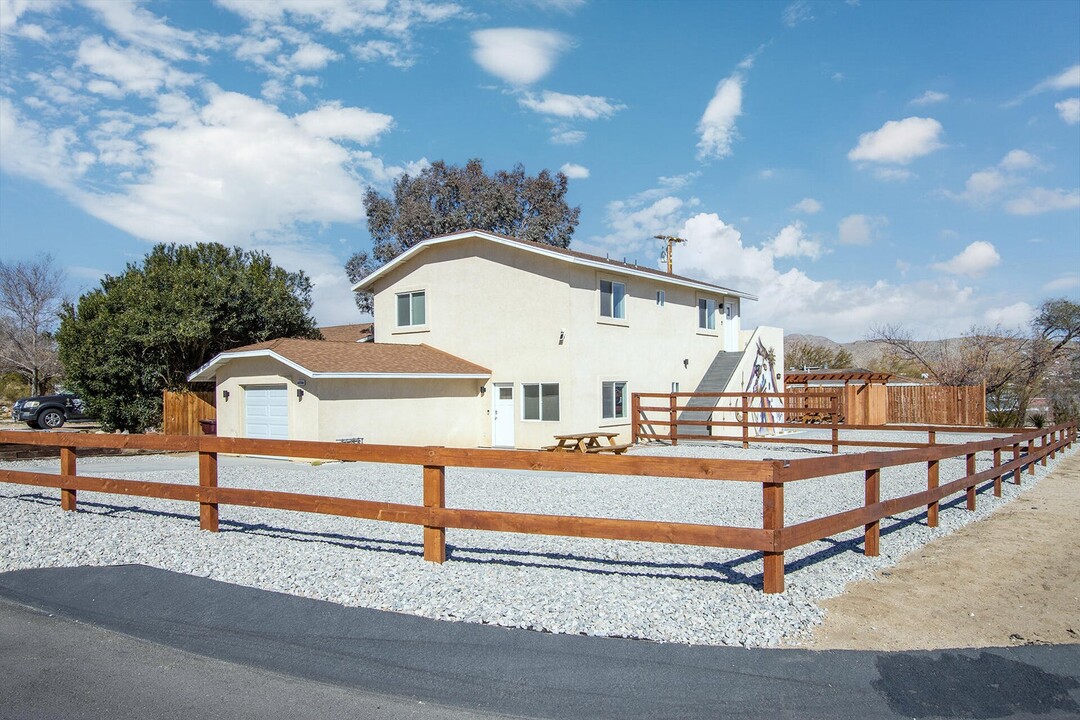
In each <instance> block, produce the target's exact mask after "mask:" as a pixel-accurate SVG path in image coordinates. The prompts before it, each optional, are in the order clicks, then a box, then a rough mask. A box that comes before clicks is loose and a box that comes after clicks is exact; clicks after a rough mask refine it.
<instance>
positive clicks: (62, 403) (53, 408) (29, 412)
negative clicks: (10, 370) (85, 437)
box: [11, 393, 88, 430]
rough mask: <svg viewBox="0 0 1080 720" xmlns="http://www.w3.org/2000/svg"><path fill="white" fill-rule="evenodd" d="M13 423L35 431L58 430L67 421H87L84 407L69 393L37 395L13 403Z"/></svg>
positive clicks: (81, 402)
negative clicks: (43, 429)
mask: <svg viewBox="0 0 1080 720" xmlns="http://www.w3.org/2000/svg"><path fill="white" fill-rule="evenodd" d="M11 418H12V419H13V420H14V421H15V422H25V423H26V424H27V425H29V426H30V427H32V428H34V429H35V430H40V429H41V428H47V429H52V428H58V427H60V426H62V425H63V424H64V423H65V422H67V421H68V420H87V419H88V418H87V416H86V405H85V404H84V403H83V401H82V400H81V399H79V398H78V397H76V396H75V395H72V394H70V393H64V394H62V395H39V396H38V397H29V398H22V399H21V400H16V401H15V406H14V407H12V409H11Z"/></svg>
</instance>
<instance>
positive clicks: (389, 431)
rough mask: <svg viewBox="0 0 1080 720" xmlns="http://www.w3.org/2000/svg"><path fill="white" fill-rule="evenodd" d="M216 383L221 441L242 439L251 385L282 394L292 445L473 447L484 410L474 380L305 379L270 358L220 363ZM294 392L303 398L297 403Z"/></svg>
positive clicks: (244, 435) (483, 403) (239, 359)
mask: <svg viewBox="0 0 1080 720" xmlns="http://www.w3.org/2000/svg"><path fill="white" fill-rule="evenodd" d="M301 382H302V383H303V385H301V384H300V383H301ZM217 383H218V386H217V395H218V396H217V423H218V425H217V428H218V434H219V435H223V436H228V437H246V436H247V433H246V428H245V427H244V392H245V389H246V388H247V387H251V386H258V385H281V384H284V385H285V386H286V397H287V398H288V403H289V437H290V438H291V439H293V440H324V441H335V440H340V439H343V438H363V439H364V442H365V443H368V444H380V445H444V446H447V447H476V438H477V436H478V434H479V433H480V425H481V423H482V421H483V420H482V417H483V412H484V410H483V409H484V408H485V407H486V404H487V403H486V400H483V399H481V398H480V384H481V383H480V381H478V380H430V379H407V380H405V379H401V380H356V379H334V378H316V379H312V378H307V377H305V376H304V375H303V374H301V373H298V372H297V371H295V370H293V369H292V368H290V367H288V366H286V365H284V364H282V363H280V362H278V361H276V360H274V359H272V358H238V359H234V360H232V361H230V362H228V363H225V365H224V366H223V367H222V368H221V369H219V370H218V373H217ZM298 389H302V390H303V391H304V395H303V398H298V397H297V393H296V391H297V390H298ZM225 391H228V393H229V399H228V400H225V399H224V395H223V393H224V392H225ZM387 398H393V400H387Z"/></svg>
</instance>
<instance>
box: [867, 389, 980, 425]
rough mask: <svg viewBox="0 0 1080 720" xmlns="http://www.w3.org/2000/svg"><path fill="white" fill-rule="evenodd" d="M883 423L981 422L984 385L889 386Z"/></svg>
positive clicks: (937, 423)
mask: <svg viewBox="0 0 1080 720" xmlns="http://www.w3.org/2000/svg"><path fill="white" fill-rule="evenodd" d="M885 390H886V393H887V395H888V403H889V410H888V413H887V415H886V417H887V420H886V422H889V423H926V424H928V425H985V424H986V386H985V385H965V386H945V385H911V386H903V385H898V386H889V387H886V388H885Z"/></svg>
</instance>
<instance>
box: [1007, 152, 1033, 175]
mask: <svg viewBox="0 0 1080 720" xmlns="http://www.w3.org/2000/svg"><path fill="white" fill-rule="evenodd" d="M1039 165H1040V163H1039V158H1038V157H1036V156H1035V155H1032V154H1031V153H1029V152H1026V151H1024V150H1010V151H1009V152H1007V153H1006V154H1005V157H1003V158H1001V162H999V163H998V166H999V167H1001V168H1004V169H1005V170H1013V171H1016V170H1030V169H1031V168H1037V167H1039Z"/></svg>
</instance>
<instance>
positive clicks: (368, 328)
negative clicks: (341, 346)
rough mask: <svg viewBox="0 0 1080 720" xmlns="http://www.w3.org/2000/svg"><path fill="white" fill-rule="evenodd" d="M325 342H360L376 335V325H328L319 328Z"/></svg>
mask: <svg viewBox="0 0 1080 720" xmlns="http://www.w3.org/2000/svg"><path fill="white" fill-rule="evenodd" d="M319 332H321V333H322V337H323V340H327V341H329V342H360V341H361V340H363V339H365V338H370V337H371V336H372V335H374V334H375V324H374V323H354V324H352V325H327V326H326V327H321V328H319Z"/></svg>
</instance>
